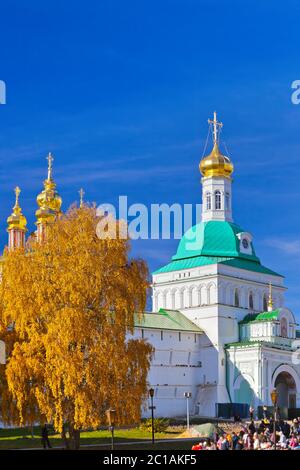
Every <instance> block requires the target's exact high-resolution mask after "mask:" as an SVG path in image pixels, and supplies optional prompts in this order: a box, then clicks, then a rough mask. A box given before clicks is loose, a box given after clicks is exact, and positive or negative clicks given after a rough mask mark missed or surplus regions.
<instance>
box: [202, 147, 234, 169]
mask: <svg viewBox="0 0 300 470" xmlns="http://www.w3.org/2000/svg"><path fill="white" fill-rule="evenodd" d="M199 169H200V172H201V174H202V175H203V176H204V177H211V176H225V177H226V178H230V176H231V174H232V173H233V170H234V166H233V164H232V163H231V161H230V159H229V157H226V156H225V155H222V154H221V152H220V150H219V146H218V144H217V142H215V143H214V146H213V149H212V151H211V153H210V154H209V155H207V157H204V158H203V159H202V160H201V162H200V164H199Z"/></svg>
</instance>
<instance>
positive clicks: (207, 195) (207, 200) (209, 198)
mask: <svg viewBox="0 0 300 470" xmlns="http://www.w3.org/2000/svg"><path fill="white" fill-rule="evenodd" d="M206 210H207V211H210V210H211V194H210V193H206Z"/></svg>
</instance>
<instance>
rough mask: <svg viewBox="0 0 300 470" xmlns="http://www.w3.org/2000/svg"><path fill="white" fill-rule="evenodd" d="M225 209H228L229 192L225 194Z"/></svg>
mask: <svg viewBox="0 0 300 470" xmlns="http://www.w3.org/2000/svg"><path fill="white" fill-rule="evenodd" d="M225 209H226V210H227V211H228V210H229V209H230V197H229V193H226V194H225Z"/></svg>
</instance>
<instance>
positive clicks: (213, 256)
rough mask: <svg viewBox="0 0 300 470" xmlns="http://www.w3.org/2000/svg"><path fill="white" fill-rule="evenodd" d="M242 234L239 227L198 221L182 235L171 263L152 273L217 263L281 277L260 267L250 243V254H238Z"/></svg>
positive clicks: (223, 223) (220, 222) (223, 222)
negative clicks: (239, 235) (239, 236)
mask: <svg viewBox="0 0 300 470" xmlns="http://www.w3.org/2000/svg"><path fill="white" fill-rule="evenodd" d="M242 232H244V230H243V229H242V228H241V227H240V226H239V225H236V224H233V223H230V222H225V221H215V220H211V221H209V222H201V223H199V224H197V225H195V226H193V227H191V228H190V229H189V230H188V231H187V232H186V233H185V234H184V236H183V237H182V239H181V240H180V242H179V245H178V249H177V253H176V255H174V256H173V257H172V261H171V262H170V263H168V264H167V265H166V266H163V267H161V268H160V269H158V270H156V271H155V272H154V273H153V274H159V273H165V272H170V271H177V270H181V269H190V268H196V267H198V266H205V265H209V264H217V263H218V264H219V263H220V264H225V265H228V266H232V267H235V268H240V269H246V270H248V271H255V272H258V273H263V274H270V275H273V276H280V277H282V276H281V275H280V274H277V273H276V272H274V271H272V270H271V269H268V268H266V267H265V266H262V265H261V263H260V260H259V258H257V256H256V254H255V250H254V247H253V245H252V244H251V248H252V255H248V254H245V253H242V252H240V240H239V238H238V236H237V235H238V234H239V233H242Z"/></svg>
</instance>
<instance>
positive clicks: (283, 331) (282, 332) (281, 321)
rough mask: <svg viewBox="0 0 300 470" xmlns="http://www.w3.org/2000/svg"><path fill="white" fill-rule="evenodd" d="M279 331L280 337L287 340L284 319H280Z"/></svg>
mask: <svg viewBox="0 0 300 470" xmlns="http://www.w3.org/2000/svg"><path fill="white" fill-rule="evenodd" d="M280 330H281V336H282V337H283V338H287V321H286V318H284V317H283V318H282V319H281V320H280Z"/></svg>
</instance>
